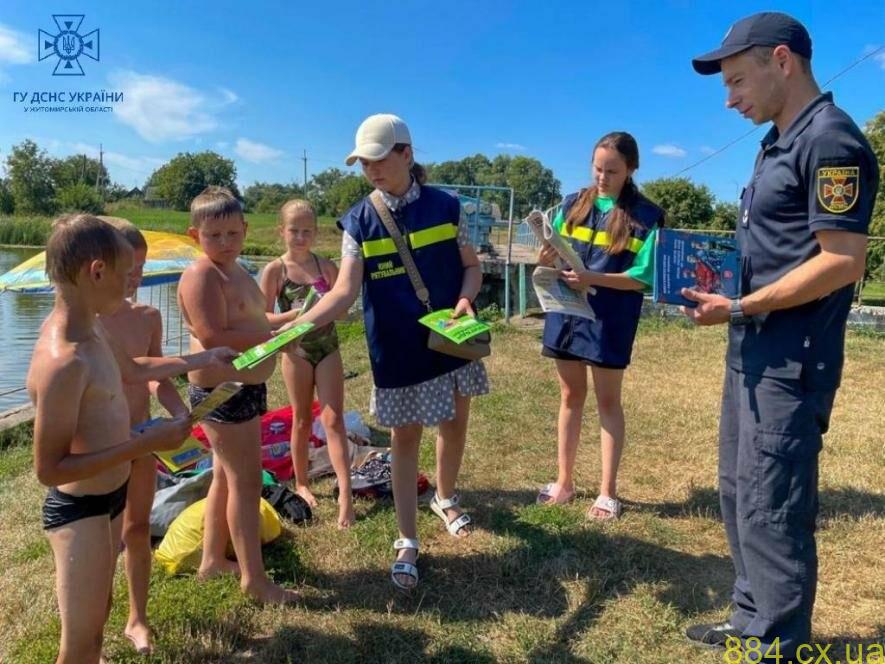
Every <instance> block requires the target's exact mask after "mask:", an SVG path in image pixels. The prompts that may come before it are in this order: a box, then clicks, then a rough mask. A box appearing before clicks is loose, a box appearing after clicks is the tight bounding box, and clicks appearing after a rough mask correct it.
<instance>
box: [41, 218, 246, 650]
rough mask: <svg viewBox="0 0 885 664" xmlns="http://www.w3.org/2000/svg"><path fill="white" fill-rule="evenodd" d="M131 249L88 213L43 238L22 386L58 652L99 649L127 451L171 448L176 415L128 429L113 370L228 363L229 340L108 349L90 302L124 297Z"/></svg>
mask: <svg viewBox="0 0 885 664" xmlns="http://www.w3.org/2000/svg"><path fill="white" fill-rule="evenodd" d="M132 263H133V259H132V249H131V247H130V246H129V244H128V243H127V242H126V241H125V239H123V237H122V236H121V235H120V233H119V231H117V230H116V229H114V228H113V227H112V226H110V225H109V224H106V223H105V222H103V221H100V220H99V219H97V218H95V217H91V216H89V215H74V216H69V217H62V218H61V219H59V220H58V221H57V222H56V224H55V226H54V229H53V232H52V235H51V236H50V238H49V241H48V243H47V246H46V271H47V274H48V275H49V279H50V281H52V283H53V284H54V285H55V292H56V294H55V306H54V308H53V310H52V311H51V312H50V314H49V316H48V317H47V319H46V321H45V322H44V323H43V326H42V328H41V330H40V336H39V337H38V339H37V342H36V344H35V346H34V355H33V358H32V360H31V367H30V370H29V371H28V378H27V387H28V392H29V394H30V397H31V400H32V402H33V403H34V406H35V407H36V415H35V418H34V466H35V469H36V473H37V479H38V480H39V481H40V482H41V483H42V484H44V485H46V486H48V487H50V490H49V494H48V495H47V497H46V501H45V503H44V505H43V527H44V529H45V530H46V535H47V538H48V539H49V544H50V546H51V548H52V552H53V556H54V559H55V567H56V593H57V595H58V605H59V613H60V616H61V646H60V649H59V655H58V659H57V661H58V662H87V663H94V662H98V661H100V659H101V645H102V637H103V634H102V632H103V628H104V623H105V621H106V620H107V616H108V612H109V609H110V599H111V588H112V583H113V575H114V562H115V560H116V557H117V552H118V550H119V542H120V530H121V526H122V519H121V518H120V515H121V513H122V511H123V508H124V505H125V502H126V484H127V480H128V478H129V469H130V465H131V463H130V462H131V461H132V460H133V459H137V458H139V457H142V456H144V455H146V454H148V453H149V452H151V451H154V450H168V449H175V448H176V447H177V446H178V445H179V444H180V443H181V441H183V440H184V439H185V438H186V437H187V435H188V434H189V433H190V424H189V423H188V420H187V419H186V418H177V419H174V420H167V421H164V422H161V423H159V424H158V425H157V426H155V427H153V428H151V429H149V430H148V431H147V432H145V433H143V434H141V435H138V436H134V437H132V436H131V434H130V429H129V408H128V406H127V404H126V399H125V397H124V394H123V381H124V380H125V381H126V382H147V381H148V380H160V379H163V378H168V377H170V376H174V375H176V374H179V373H183V372H186V371H188V370H191V369H194V368H197V367H202V366H210V365H212V364H217V365H220V364H225V363H229V361H230V359H231V358H232V357H233V355H234V354H233V353H232V352H231V351H230V349H223V350H219V351H218V352H216V353H214V354H213V353H204V354H201V355H198V356H190V357H187V358H137V359H135V360H133V359H132V358H129V357H127V356H125V355H124V354H122V353H119V352H117V351H116V350H115V348H114V346H113V344H112V342H111V341H110V338H109V336H108V334H107V332H106V331H105V330H104V328H103V326H102V325H101V324H100V323H99V322H98V320H97V317H96V315H97V314H110V313H113V312H114V311H115V310H116V308H117V307H119V306H120V304H121V303H122V301H123V296H124V295H125V293H126V285H127V282H128V280H129V273H130V272H131V270H132Z"/></svg>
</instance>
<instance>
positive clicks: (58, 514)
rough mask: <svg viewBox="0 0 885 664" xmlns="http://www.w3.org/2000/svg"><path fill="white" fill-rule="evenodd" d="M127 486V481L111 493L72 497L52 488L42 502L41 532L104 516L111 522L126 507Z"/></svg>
mask: <svg viewBox="0 0 885 664" xmlns="http://www.w3.org/2000/svg"><path fill="white" fill-rule="evenodd" d="M128 486H129V480H126V481H125V482H124V483H123V484H122V485H120V486H119V487H117V488H116V489H114V490H113V491H111V492H109V493H105V494H102V495H100V496H96V495H89V494H87V495H85V496H72V495H71V494H69V493H64V492H62V491H59V490H58V489H57V488H56V487H52V488H51V489H49V493H48V494H46V500H44V501H43V530H51V529H53V528H60V527H61V526H66V525H68V524H69V523H73V522H74V521H79V520H80V519H88V518H89V517H93V516H102V515H104V514H107V515H108V518H109V519H110V520H111V521H113V520H114V519H116V518H117V517H118V516H120V514H121V513H122V512H123V509H124V508H125V507H126V489H127V487H128Z"/></svg>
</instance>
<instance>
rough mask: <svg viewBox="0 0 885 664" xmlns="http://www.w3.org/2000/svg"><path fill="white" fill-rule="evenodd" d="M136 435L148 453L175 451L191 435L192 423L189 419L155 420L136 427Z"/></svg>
mask: <svg viewBox="0 0 885 664" xmlns="http://www.w3.org/2000/svg"><path fill="white" fill-rule="evenodd" d="M134 433H135V434H136V436H137V437H138V441H139V442H140V443H141V444H143V445H144V446H145V451H146V452H161V451H165V450H175V449H178V448H179V447H180V446H181V443H182V441H184V440H186V439H187V437H188V436H190V434H191V422H190V419H189V418H187V417H176V418H175V419H167V418H160V417H158V418H155V419H153V420H148V421H147V422H143V423H142V424H139V425H138V426H136V427H135V429H134Z"/></svg>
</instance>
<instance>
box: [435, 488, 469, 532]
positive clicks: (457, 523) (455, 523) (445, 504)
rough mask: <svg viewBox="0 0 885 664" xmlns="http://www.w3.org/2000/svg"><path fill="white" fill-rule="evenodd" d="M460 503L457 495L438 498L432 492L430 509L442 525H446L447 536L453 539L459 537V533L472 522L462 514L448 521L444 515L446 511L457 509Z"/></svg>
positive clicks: (466, 515) (459, 497)
mask: <svg viewBox="0 0 885 664" xmlns="http://www.w3.org/2000/svg"><path fill="white" fill-rule="evenodd" d="M460 502H461V496H459V495H458V494H457V493H456V494H455V495H454V496H452V497H451V498H440V497H439V494H438V493H436V492H434V493H433V498H431V499H430V509H431V510H433V513H434V514H436V515H437V516H438V517H439V518H440V519H442V521H443V523H444V524H446V530H448V531H449V534H450V535H453V536H455V537H461V536H462V535H461V531H462V530H464V529H465V528H466V527H467V526H469V525H470V523H471V521H472V519H471V518H470V515H469V514H464V513H462V514H460V515H458V516H456V517H455V518H454V519H452V520H451V521H449V517H448V516H447V515H446V510H450V509H452V508H453V507H457V506H458V503H460ZM464 534H465V535H467V534H468V533H467V532H465V533H464Z"/></svg>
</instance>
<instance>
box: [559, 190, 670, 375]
mask: <svg viewBox="0 0 885 664" xmlns="http://www.w3.org/2000/svg"><path fill="white" fill-rule="evenodd" d="M579 196H580V193H577V194H570V195H569V196H566V198H565V200H563V202H562V214H563V217H565V218H567V217H568V213H569V210H570V209H571V207H572V205H574V204H575V202H576V201H577V200H578V197H579ZM609 214H610V213H602V212H600V211H599V210H597V209H596V208H594V209H592V210H591V211H590V214H589V215H588V216H587V219H585V220H584V222H583V223H582V224H580V225H577V226H575V227H574V228H573V229H572V232H571V233H569V232H568V230H567V229H566V227H565V226H563V227H562V228H561V229H560V231H559V232H560V234H561V235H563V236H565V237H566V238H568V239H569V240H570V242H571V245H572V247H573V248H574V250H575V251H576V252H577V253H578V255H579V256H580V257H581V258H582V259H583V261H584V266H585V267H586V268H587V269H588V270H593V271H595V272H608V273H619V272H624V271H626V270H627V269H628V268H629V267H630V266H631V265H632V264H633V261H634V260H635V259H636V254H637V252H638V251H639V249H640V248H641V247H642V245H643V243H644V242H645V238H646V237H647V236H648V234H649V233H650V232H651V230H652V229H654V228H656V227H658V226H663V223H664V211H663V210H662V209H661V208H659V207H658V206H657V205H655V204H654V203H652V202H651V201H650V200H648V199H647V198H645V197H644V196H642V195H641V194H639V195H638V198H637V200H636V201H635V203H634V204H633V206H632V207H631V209H630V214H631V216H632V217H633V218H634V219H635V220H636V221H637V222H639V227H636V228H631V229H630V236H631V239H630V242H629V244H628V246H627V248H626V249H624V251H622V252H621V253H619V254H609V253H607V252H606V249H607V248H608V246H609V245H610V244H611V242H610V239H609V237H608V233H606V232H605V226H606V221H607V219H608V215H609ZM588 301H589V302H590V306H591V307H593V311H594V312H595V313H596V320H595V321H590V320H587V319H586V318H579V317H577V316H566V315H563V314H554V313H549V314H547V315H546V316H545V320H544V337H543V343H544V345H545V346H547V347H548V348H551V349H553V350H557V351H561V352H566V353H569V354H571V355H575V356H576V357H579V358H581V359H584V360H587V361H590V362H595V363H599V364H604V365H608V366H611V367H626V366H627V365H628V364H630V356H631V353H632V352H633V340H634V339H635V337H636V328H637V327H638V326H639V315H640V313H641V312H642V293H640V292H638V291H621V290H614V289H611V288H603V287H599V286H597V287H596V295H590V296H589V298H588Z"/></svg>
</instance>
